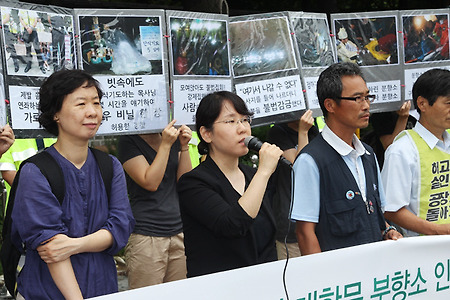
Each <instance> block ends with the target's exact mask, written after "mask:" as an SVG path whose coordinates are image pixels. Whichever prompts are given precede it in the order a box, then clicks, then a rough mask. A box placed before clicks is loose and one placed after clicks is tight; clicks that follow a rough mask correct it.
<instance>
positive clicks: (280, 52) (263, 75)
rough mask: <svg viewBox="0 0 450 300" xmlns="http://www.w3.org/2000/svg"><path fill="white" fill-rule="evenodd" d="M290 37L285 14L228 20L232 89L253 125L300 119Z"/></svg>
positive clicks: (299, 87) (301, 100) (302, 104)
mask: <svg viewBox="0 0 450 300" xmlns="http://www.w3.org/2000/svg"><path fill="white" fill-rule="evenodd" d="M293 35H294V34H293V31H292V30H291V28H290V22H289V15H288V13H287V12H279V13H270V14H259V15H248V16H239V17H233V18H230V41H231V42H230V48H231V62H232V71H233V75H234V84H235V90H236V93H237V94H238V95H239V96H240V97H242V99H244V101H245V102H246V104H247V106H248V107H249V109H250V110H251V111H252V112H253V113H254V118H255V120H254V124H255V125H263V124H268V123H273V122H275V121H283V122H286V121H291V120H295V119H299V118H300V116H301V111H302V110H304V109H305V108H306V103H305V97H304V94H303V87H302V82H301V77H300V70H299V64H298V62H297V58H296V53H295V49H294V40H293Z"/></svg>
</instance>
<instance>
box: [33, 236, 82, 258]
mask: <svg viewBox="0 0 450 300" xmlns="http://www.w3.org/2000/svg"><path fill="white" fill-rule="evenodd" d="M36 250H37V251H38V253H39V256H40V257H41V259H42V260H43V261H45V262H46V263H47V264H51V263H57V262H61V261H64V260H66V259H68V258H69V257H70V256H71V255H73V254H76V253H77V243H76V242H75V239H73V238H70V237H68V236H67V235H65V234H57V235H55V236H53V237H52V238H50V239H48V240H46V241H44V242H43V243H42V245H41V246H39V247H37V249H36Z"/></svg>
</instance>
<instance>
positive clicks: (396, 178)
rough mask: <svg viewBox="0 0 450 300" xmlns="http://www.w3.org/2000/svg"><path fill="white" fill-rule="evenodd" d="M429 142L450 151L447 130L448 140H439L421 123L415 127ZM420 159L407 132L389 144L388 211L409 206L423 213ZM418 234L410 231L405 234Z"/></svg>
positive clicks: (385, 181)
mask: <svg viewBox="0 0 450 300" xmlns="http://www.w3.org/2000/svg"><path fill="white" fill-rule="evenodd" d="M413 130H414V131H415V132H417V133H418V134H419V135H420V137H421V138H422V139H423V140H424V141H425V143H427V145H428V146H429V147H430V149H434V148H435V147H436V148H438V149H439V150H442V151H444V152H446V153H449V154H450V134H449V133H448V132H447V131H444V136H443V137H444V140H443V141H442V140H440V139H438V138H437V137H436V136H435V135H434V134H432V133H431V132H430V131H429V130H428V129H426V128H425V127H424V126H423V125H422V124H420V122H417V124H416V126H415V127H414V128H413ZM419 172H420V160H419V152H418V150H417V147H416V145H415V143H414V142H413V141H412V139H410V138H409V136H407V135H404V136H402V137H400V138H398V139H397V140H395V141H394V143H393V144H392V145H391V146H389V148H388V149H387V150H386V153H385V162H384V167H383V171H382V172H381V177H382V180H383V184H384V186H385V190H386V198H387V203H386V208H385V210H386V211H390V212H396V211H398V210H399V209H400V208H402V207H406V208H407V209H408V210H409V211H411V212H412V213H414V214H415V215H416V216H417V215H418V212H419V198H420V197H419V195H418V185H419V184H420V174H419ZM416 235H418V234H417V233H415V232H413V231H409V230H406V231H405V236H416Z"/></svg>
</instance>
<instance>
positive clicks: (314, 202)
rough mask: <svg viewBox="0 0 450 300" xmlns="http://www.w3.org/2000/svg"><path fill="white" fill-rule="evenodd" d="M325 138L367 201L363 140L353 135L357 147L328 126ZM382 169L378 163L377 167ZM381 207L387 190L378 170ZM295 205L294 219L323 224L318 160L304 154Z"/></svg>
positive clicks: (297, 172) (297, 173)
mask: <svg viewBox="0 0 450 300" xmlns="http://www.w3.org/2000/svg"><path fill="white" fill-rule="evenodd" d="M322 136H323V139H324V140H325V141H326V142H327V143H328V144H329V145H330V146H331V147H332V148H333V149H334V150H336V152H338V153H339V154H340V155H341V157H342V159H343V160H344V162H345V164H346V165H347V167H348V168H349V170H350V171H351V172H352V174H353V177H354V178H355V180H356V183H357V184H358V187H359V189H360V192H361V195H362V196H363V199H365V198H366V177H365V173H364V166H363V163H362V159H361V156H362V155H364V154H366V153H369V152H367V150H366V149H365V148H364V146H363V144H362V143H361V141H360V140H359V139H358V138H357V137H356V135H353V141H352V142H353V146H354V147H355V148H353V147H351V146H350V145H348V144H347V143H346V142H344V141H343V140H342V139H341V138H339V137H338V136H337V135H336V134H335V133H334V132H333V131H331V129H330V128H329V127H328V126H326V125H325V127H324V129H323V131H322ZM377 169H378V164H377ZM377 174H378V184H379V187H378V189H379V193H380V200H381V206H382V207H383V206H384V204H385V197H384V190H383V186H382V184H381V177H380V171H379V170H377ZM293 194H294V203H293V208H292V214H291V218H292V219H294V220H299V221H306V222H313V223H318V222H319V212H320V175H319V169H318V167H317V164H316V162H315V161H314V159H313V158H312V157H311V156H310V155H309V154H307V153H302V154H301V155H300V156H299V157H298V159H297V160H296V161H295V163H294V191H293Z"/></svg>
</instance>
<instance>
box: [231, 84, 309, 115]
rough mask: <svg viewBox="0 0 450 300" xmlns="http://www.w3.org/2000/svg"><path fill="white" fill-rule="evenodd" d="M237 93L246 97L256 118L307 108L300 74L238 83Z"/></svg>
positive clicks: (248, 105)
mask: <svg viewBox="0 0 450 300" xmlns="http://www.w3.org/2000/svg"><path fill="white" fill-rule="evenodd" d="M236 93H237V94H238V95H239V96H240V97H241V98H242V99H244V101H245V103H246V104H247V107H248V108H249V109H250V110H251V111H252V112H253V113H254V116H253V117H254V118H260V117H267V116H272V115H279V114H282V113H288V112H292V111H297V110H302V109H305V108H306V106H305V98H304V96H303V91H302V84H301V81H300V76H299V75H293V76H286V77H280V78H275V79H267V80H260V81H254V82H245V83H241V84H237V85H236Z"/></svg>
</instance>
